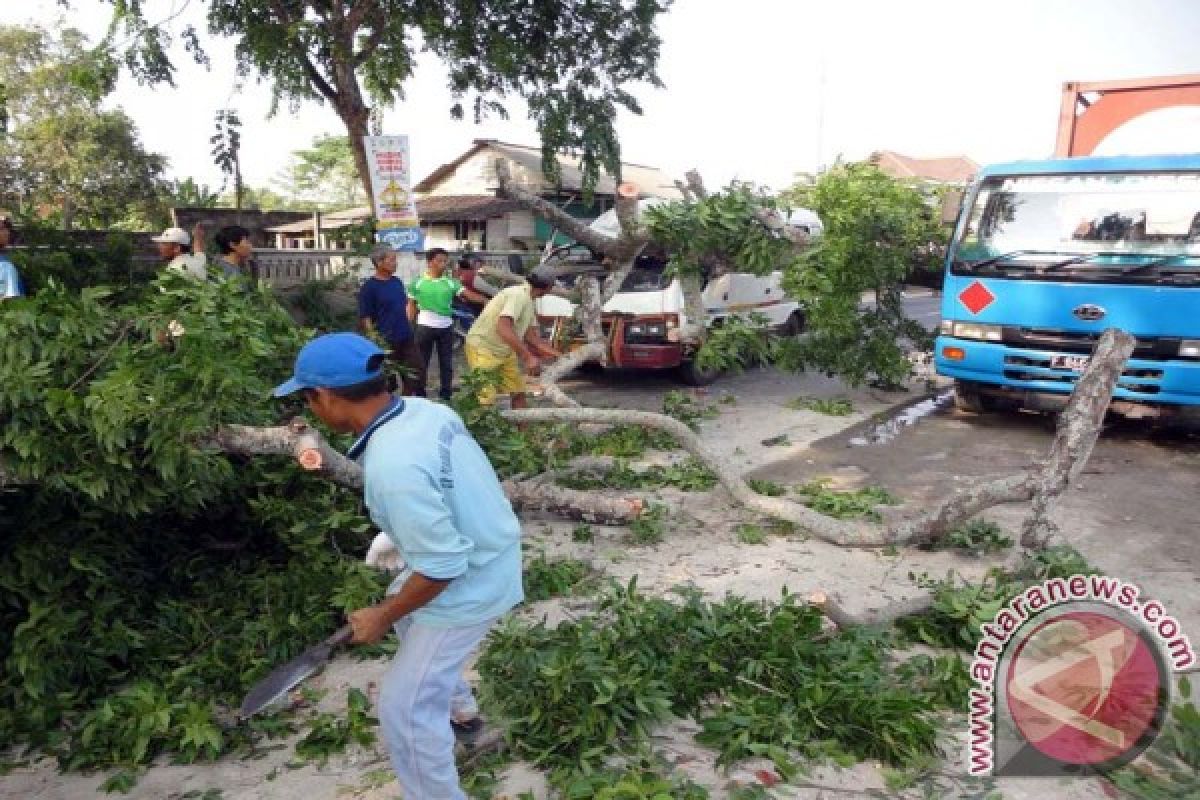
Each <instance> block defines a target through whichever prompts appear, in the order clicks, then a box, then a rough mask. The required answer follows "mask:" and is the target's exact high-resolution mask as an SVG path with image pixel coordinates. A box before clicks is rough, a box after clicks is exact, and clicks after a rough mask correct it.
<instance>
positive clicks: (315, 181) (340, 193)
mask: <svg viewBox="0 0 1200 800" xmlns="http://www.w3.org/2000/svg"><path fill="white" fill-rule="evenodd" d="M280 177H281V180H280V188H281V189H283V190H284V193H285V194H286V195H287V196H288V197H289V198H290V201H291V202H292V203H293V204H295V205H304V206H308V207H310V208H322V209H343V208H350V207H352V206H356V205H362V204H364V203H365V202H366V195H365V194H363V185H362V181H360V180H359V179H358V169H357V167H356V166H355V164H354V148H353V147H352V146H351V144H350V138H349V137H347V136H318V137H317V138H316V139H314V140H313V143H312V147H307V148H304V149H303V150H296V151H295V152H293V153H292V161H291V163H290V164H289V165H288V166H287V168H286V170H285V171H284V173H283V175H282V176H280Z"/></svg>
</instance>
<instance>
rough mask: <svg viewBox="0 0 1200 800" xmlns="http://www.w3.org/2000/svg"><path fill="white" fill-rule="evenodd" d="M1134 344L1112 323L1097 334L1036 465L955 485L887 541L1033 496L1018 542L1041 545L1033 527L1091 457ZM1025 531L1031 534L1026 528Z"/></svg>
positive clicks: (944, 529) (927, 538) (920, 536)
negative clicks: (1046, 449)
mask: <svg viewBox="0 0 1200 800" xmlns="http://www.w3.org/2000/svg"><path fill="white" fill-rule="evenodd" d="M1135 344H1136V340H1135V339H1134V338H1133V337H1132V336H1130V335H1129V334H1128V333H1125V332H1124V331H1122V330H1119V329H1117V328H1109V329H1108V330H1106V331H1105V332H1104V334H1103V335H1102V336H1101V337H1100V341H1099V342H1097V343H1096V348H1095V351H1094V352H1093V354H1092V359H1091V362H1090V363H1089V364H1088V368H1087V369H1086V370H1084V372H1083V375H1082V376H1080V378H1079V380H1078V381H1077V382H1076V384H1075V388H1074V390H1073V391H1072V392H1071V398H1070V400H1069V401H1068V402H1067V407H1066V408H1065V409H1064V410H1063V412H1062V414H1061V415H1060V416H1059V421H1058V431H1057V433H1056V434H1055V437H1054V443H1053V444H1052V445H1051V447H1050V452H1049V454H1048V456H1047V458H1046V460H1045V461H1044V462H1043V463H1042V465H1041V466H1040V467H1034V469H1032V470H1031V471H1029V472H1027V473H1025V474H1022V475H1013V476H1009V477H1006V478H1000V479H995V480H991V481H987V482H985V483H980V484H976V485H975V486H969V487H967V488H965V489H960V490H959V491H957V492H955V493H954V494H953V495H951V496H950V497H949V498H947V499H946V500H945V501H944V502H943V503H942V504H941V505H939V506H938V507H937V508H935V509H933V510H932V511H930V512H929V513H927V514H925V515H923V516H921V517H919V518H917V519H914V520H911V521H908V522H904V523H902V524H899V525H897V526H896V527H894V528H893V529H892V531H891V532H890V537H889V538H890V541H893V542H896V543H898V544H899V543H910V542H916V543H924V542H931V541H934V540H936V539H938V538H939V537H941V536H944V535H946V533H948V532H949V531H950V530H952V529H953V528H954V527H955V526H957V525H959V524H961V523H962V522H964V521H965V520H967V519H970V518H971V517H973V516H974V515H975V514H978V513H979V512H980V511H982V510H984V509H985V508H990V507H991V506H994V505H999V504H1001V503H1013V502H1021V501H1025V500H1033V501H1034V504H1033V516H1032V517H1031V518H1030V520H1029V521H1028V522H1027V523H1026V535H1025V536H1024V537H1023V542H1022V543H1023V544H1026V545H1027V546H1039V545H1040V544H1044V542H1039V541H1038V540H1037V533H1036V531H1037V529H1038V528H1039V527H1040V526H1041V523H1042V521H1043V520H1044V517H1045V512H1046V510H1047V508H1048V503H1049V501H1050V499H1051V498H1053V497H1056V496H1058V495H1059V494H1061V493H1062V492H1063V490H1065V489H1066V487H1067V485H1068V484H1069V483H1070V482H1071V481H1073V480H1074V479H1075V477H1077V476H1078V475H1079V473H1080V471H1081V470H1082V469H1083V467H1084V465H1085V464H1086V463H1087V459H1088V458H1089V457H1090V456H1091V453H1092V448H1093V447H1095V444H1096V438H1097V437H1098V436H1099V435H1100V428H1101V426H1102V424H1103V422H1104V415H1105V413H1106V412H1107V411H1108V406H1109V404H1110V403H1111V401H1112V393H1113V390H1114V388H1115V387H1116V384H1117V381H1118V380H1119V379H1120V377H1121V371H1122V370H1123V368H1124V366H1125V362H1126V361H1127V360H1128V359H1129V356H1130V354H1131V353H1132V352H1133V348H1134V345H1135ZM1031 530H1032V531H1034V533H1033V534H1031V533H1029V531H1031Z"/></svg>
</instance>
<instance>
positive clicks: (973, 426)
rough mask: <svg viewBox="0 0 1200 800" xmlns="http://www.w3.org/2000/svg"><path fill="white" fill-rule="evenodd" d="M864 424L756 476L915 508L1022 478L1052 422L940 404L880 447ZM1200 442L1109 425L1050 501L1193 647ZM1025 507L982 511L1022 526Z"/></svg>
mask: <svg viewBox="0 0 1200 800" xmlns="http://www.w3.org/2000/svg"><path fill="white" fill-rule="evenodd" d="M876 425H877V421H870V422H867V423H864V424H862V425H859V426H856V427H855V428H852V429H850V430H847V431H845V432H843V433H840V434H837V435H835V436H832V437H830V438H826V439H823V440H821V441H818V442H814V443H813V444H811V445H810V446H809V447H808V448H807V450H806V451H805V452H803V453H799V454H796V455H795V456H794V457H793V458H791V459H789V460H788V461H781V462H776V463H775V464H773V465H771V466H769V467H765V468H764V469H763V470H761V471H760V472H759V473H758V476H759V477H763V478H769V479H771V480H775V481H779V482H781V483H803V482H806V481H809V480H812V479H813V478H815V477H818V476H821V475H839V474H841V475H843V476H845V477H848V478H850V479H852V480H856V481H861V482H863V483H868V484H877V485H882V486H884V487H886V488H887V489H889V490H891V491H893V492H894V493H896V494H897V495H899V496H901V497H903V498H904V499H905V501H906V502H908V503H911V504H912V505H913V506H914V507H924V506H928V505H931V504H933V503H935V502H937V501H939V500H940V499H941V498H943V497H944V496H945V495H946V493H947V492H949V491H952V490H953V489H956V488H959V487H963V486H966V485H970V484H973V483H975V482H977V481H980V480H982V479H985V478H987V477H999V476H1003V475H1012V474H1016V473H1019V472H1021V471H1023V470H1025V469H1027V468H1028V467H1029V465H1030V464H1031V463H1033V462H1034V461H1035V460H1036V459H1038V458H1040V457H1044V455H1045V454H1046V452H1048V450H1049V448H1050V444H1051V440H1052V439H1053V437H1054V418H1053V417H1051V416H1049V415H1043V414H1033V413H1028V412H1023V413H1003V414H999V413H997V414H981V415H972V414H965V413H962V412H957V411H954V410H953V409H952V408H951V407H950V406H949V404H943V405H942V406H941V408H940V410H938V411H937V412H935V413H933V414H931V415H929V416H927V417H925V418H923V419H921V420H920V421H918V422H917V423H916V424H915V425H912V426H910V427H906V428H903V429H901V431H900V432H899V434H898V435H895V436H892V437H890V438H889V437H886V436H885V437H883V438H882V440H881V443H879V444H864V443H863V442H864V440H867V441H875V440H876V439H875V437H873V436H871V435H870V433H871V432H872V431H873V430H878V428H876ZM1198 486H1200V436H1188V435H1180V434H1168V433H1165V432H1161V431H1157V430H1155V429H1154V428H1152V427H1151V426H1150V425H1148V424H1147V423H1144V422H1138V421H1125V420H1121V419H1114V420H1112V421H1111V422H1110V423H1109V424H1108V425H1107V426H1106V427H1105V430H1104V433H1103V436H1102V437H1101V439H1100V441H1099V442H1098V443H1097V445H1096V449H1095V451H1094V452H1093V454H1092V457H1091V459H1090V460H1089V461H1088V464H1087V466H1086V467H1085V470H1084V473H1083V475H1082V477H1081V479H1080V480H1079V481H1078V483H1077V484H1076V485H1075V486H1074V487H1073V488H1071V489H1070V490H1069V491H1068V492H1067V493H1066V494H1065V495H1063V496H1062V498H1060V500H1059V501H1058V502H1056V503H1055V504H1054V511H1053V517H1054V519H1055V521H1056V522H1058V524H1059V526H1060V528H1061V529H1062V530H1063V532H1064V535H1065V537H1066V539H1067V540H1068V541H1069V542H1070V543H1071V544H1073V545H1074V546H1075V547H1077V548H1078V549H1079V550H1080V552H1082V553H1083V554H1084V556H1085V557H1087V559H1088V560H1089V561H1090V562H1091V563H1092V564H1094V565H1096V566H1097V567H1099V568H1100V569H1102V570H1104V571H1106V572H1108V573H1110V574H1112V575H1114V576H1116V577H1119V578H1122V579H1124V580H1131V581H1134V582H1136V583H1138V584H1139V585H1141V586H1142V587H1143V589H1144V591H1145V592H1146V593H1148V594H1151V595H1153V596H1155V597H1157V598H1159V599H1160V600H1161V601H1162V602H1163V604H1164V605H1166V606H1168V607H1169V608H1170V611H1171V613H1172V614H1174V615H1175V616H1176V617H1177V618H1178V619H1179V620H1180V622H1181V623H1183V625H1184V630H1185V632H1186V633H1189V634H1190V635H1191V637H1192V641H1193V642H1196V641H1197V640H1200V537H1197V536H1196V514H1195V497H1196V488H1197V487H1198ZM1027 514H1028V504H1026V503H1018V504H1014V505H1009V506H1003V507H997V508H994V509H992V510H991V511H989V512H987V513H986V516H989V517H991V518H993V519H995V520H996V521H998V522H1000V523H1001V524H1002V525H1003V526H1004V527H1005V528H1006V529H1007V530H1008V531H1010V532H1015V531H1018V530H1020V525H1021V522H1022V521H1023V520H1024V517H1025V516H1026V515H1027Z"/></svg>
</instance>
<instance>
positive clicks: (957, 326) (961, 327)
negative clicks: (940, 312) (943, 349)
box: [942, 320, 1004, 342]
mask: <svg viewBox="0 0 1200 800" xmlns="http://www.w3.org/2000/svg"><path fill="white" fill-rule="evenodd" d="M947 325H948V326H949V331H948V332H947V330H946V328H947ZM942 333H948V335H950V336H954V337H955V338H958V339H977V340H979V341H981V342H1002V341H1004V329H1003V328H1002V327H1001V326H999V325H984V324H983V323H981V322H950V321H949V320H943V321H942Z"/></svg>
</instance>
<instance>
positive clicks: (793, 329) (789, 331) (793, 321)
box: [783, 311, 804, 336]
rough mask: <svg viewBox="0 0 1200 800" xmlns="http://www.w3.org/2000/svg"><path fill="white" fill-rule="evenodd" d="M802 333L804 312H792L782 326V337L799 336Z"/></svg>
mask: <svg viewBox="0 0 1200 800" xmlns="http://www.w3.org/2000/svg"><path fill="white" fill-rule="evenodd" d="M802 333H804V312H803V311H793V312H792V313H791V315H790V316H789V317H788V318H787V322H785V323H784V324H783V335H784V336H799V335H800V334H802Z"/></svg>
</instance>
